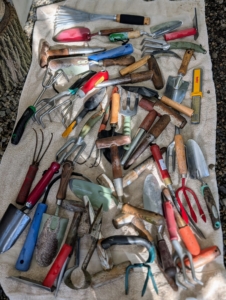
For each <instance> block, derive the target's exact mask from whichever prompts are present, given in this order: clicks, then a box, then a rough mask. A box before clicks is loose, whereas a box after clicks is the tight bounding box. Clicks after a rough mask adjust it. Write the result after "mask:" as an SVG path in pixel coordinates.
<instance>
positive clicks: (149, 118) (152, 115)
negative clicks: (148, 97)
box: [139, 110, 157, 132]
mask: <svg viewBox="0 0 226 300" xmlns="http://www.w3.org/2000/svg"><path fill="white" fill-rule="evenodd" d="M156 117H157V113H156V111H154V110H153V111H150V112H149V113H148V114H147V115H146V117H145V118H144V120H143V122H142V123H141V124H140V126H139V128H142V129H144V130H145V131H146V132H147V131H148V130H149V129H150V128H151V126H152V124H153V123H154V121H155V119H156Z"/></svg>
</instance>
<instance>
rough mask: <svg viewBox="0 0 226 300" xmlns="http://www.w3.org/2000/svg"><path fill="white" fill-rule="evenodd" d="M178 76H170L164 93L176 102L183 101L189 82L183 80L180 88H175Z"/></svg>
mask: <svg viewBox="0 0 226 300" xmlns="http://www.w3.org/2000/svg"><path fill="white" fill-rule="evenodd" d="M177 80H178V77H173V76H169V77H168V80H167V83H166V90H165V93H164V95H165V96H166V97H168V98H170V99H172V100H174V101H175V102H178V103H181V102H182V101H183V99H184V97H185V95H186V92H187V90H188V86H189V82H188V81H184V80H182V81H181V83H180V86H179V88H178V89H175V86H176V82H177Z"/></svg>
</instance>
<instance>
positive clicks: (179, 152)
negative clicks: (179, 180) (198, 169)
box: [174, 134, 187, 175]
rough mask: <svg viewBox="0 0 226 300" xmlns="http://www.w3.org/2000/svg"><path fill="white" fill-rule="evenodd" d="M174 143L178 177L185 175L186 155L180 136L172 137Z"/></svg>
mask: <svg viewBox="0 0 226 300" xmlns="http://www.w3.org/2000/svg"><path fill="white" fill-rule="evenodd" d="M174 141H175V151H176V157H177V163H178V169H179V174H180V175H186V174H187V163H186V154H185V146H184V141H183V137H182V135H180V134H176V135H175V137H174Z"/></svg>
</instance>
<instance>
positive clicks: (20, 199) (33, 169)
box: [16, 165, 38, 205]
mask: <svg viewBox="0 0 226 300" xmlns="http://www.w3.org/2000/svg"><path fill="white" fill-rule="evenodd" d="M37 171H38V166H36V165H30V167H29V169H28V171H27V174H26V176H25V179H24V182H23V184H22V186H21V189H20V191H19V194H18V196H17V198H16V203H17V204H21V205H22V204H24V203H25V202H26V200H27V197H28V195H29V192H30V189H31V185H32V183H33V181H34V178H35V176H36V173H37Z"/></svg>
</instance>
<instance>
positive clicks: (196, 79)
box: [191, 68, 203, 124]
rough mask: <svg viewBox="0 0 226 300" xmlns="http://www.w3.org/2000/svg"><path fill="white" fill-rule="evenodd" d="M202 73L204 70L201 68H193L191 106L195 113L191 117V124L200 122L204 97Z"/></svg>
mask: <svg viewBox="0 0 226 300" xmlns="http://www.w3.org/2000/svg"><path fill="white" fill-rule="evenodd" d="M202 74H203V70H202V69H201V68H197V69H194V70H193V84H192V93H191V97H192V100H191V101H192V102H191V108H192V109H194V114H193V116H192V117H191V124H199V123H200V112H201V98H202Z"/></svg>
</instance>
